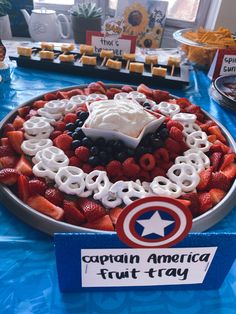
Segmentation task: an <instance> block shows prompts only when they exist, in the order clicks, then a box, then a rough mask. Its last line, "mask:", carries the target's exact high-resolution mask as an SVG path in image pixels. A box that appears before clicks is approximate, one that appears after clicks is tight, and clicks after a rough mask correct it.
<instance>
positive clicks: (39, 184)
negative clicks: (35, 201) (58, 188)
mask: <svg viewBox="0 0 236 314" xmlns="http://www.w3.org/2000/svg"><path fill="white" fill-rule="evenodd" d="M46 189H47V184H46V183H45V182H43V181H42V180H38V179H32V180H29V192H30V194H31V195H35V194H40V195H43V196H44V193H45V191H46Z"/></svg>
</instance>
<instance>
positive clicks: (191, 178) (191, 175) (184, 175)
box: [167, 164, 200, 192]
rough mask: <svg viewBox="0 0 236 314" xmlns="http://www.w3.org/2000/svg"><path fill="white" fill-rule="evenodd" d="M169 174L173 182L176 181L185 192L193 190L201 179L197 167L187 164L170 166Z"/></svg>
mask: <svg viewBox="0 0 236 314" xmlns="http://www.w3.org/2000/svg"><path fill="white" fill-rule="evenodd" d="M167 176H168V177H169V179H170V180H171V181H172V182H174V183H176V184H177V185H178V186H179V187H180V188H181V190H182V191H183V192H191V191H193V190H194V189H195V188H196V187H197V185H198V183H199V181H200V177H199V175H198V173H197V171H196V170H195V168H194V167H193V166H191V165H187V164H175V165H173V166H172V167H170V168H169V170H168V172H167Z"/></svg>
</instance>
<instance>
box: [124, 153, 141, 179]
mask: <svg viewBox="0 0 236 314" xmlns="http://www.w3.org/2000/svg"><path fill="white" fill-rule="evenodd" d="M122 170H123V173H124V174H125V175H126V176H127V177H128V178H135V177H136V176H137V175H138V173H139V171H140V167H139V165H138V164H136V162H135V160H134V158H133V157H130V158H127V159H126V160H125V161H124V162H123V163H122Z"/></svg>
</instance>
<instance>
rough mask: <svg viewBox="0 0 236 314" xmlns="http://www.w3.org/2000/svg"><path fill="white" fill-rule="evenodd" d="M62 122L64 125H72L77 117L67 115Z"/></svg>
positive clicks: (71, 114) (72, 114) (70, 114)
mask: <svg viewBox="0 0 236 314" xmlns="http://www.w3.org/2000/svg"><path fill="white" fill-rule="evenodd" d="M63 120H64V122H65V123H66V124H67V123H74V122H75V121H76V120H77V115H76V114H75V113H67V114H66V115H65V117H64V119H63Z"/></svg>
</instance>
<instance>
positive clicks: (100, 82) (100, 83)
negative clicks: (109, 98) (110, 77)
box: [97, 81, 107, 90]
mask: <svg viewBox="0 0 236 314" xmlns="http://www.w3.org/2000/svg"><path fill="white" fill-rule="evenodd" d="M97 84H99V85H101V86H102V87H103V88H104V89H105V90H107V87H106V85H105V83H103V82H102V81H97Z"/></svg>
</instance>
